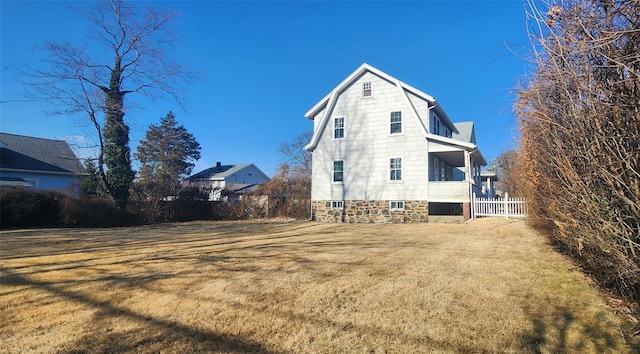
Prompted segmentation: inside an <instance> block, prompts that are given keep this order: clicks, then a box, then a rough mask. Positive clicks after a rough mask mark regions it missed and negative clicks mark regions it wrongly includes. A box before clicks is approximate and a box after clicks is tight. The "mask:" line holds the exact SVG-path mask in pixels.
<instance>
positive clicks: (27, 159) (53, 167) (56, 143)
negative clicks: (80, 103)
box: [0, 133, 84, 174]
mask: <svg viewBox="0 0 640 354" xmlns="http://www.w3.org/2000/svg"><path fill="white" fill-rule="evenodd" d="M0 154H1V157H0V168H2V169H3V170H12V171H34V172H41V173H55V174H77V173H81V174H82V173H84V168H83V167H82V164H81V163H80V161H79V160H78V158H77V157H76V155H75V154H74V153H73V151H72V150H71V148H70V147H69V144H67V142H65V141H63V140H51V139H42V138H35V137H31V136H24V135H16V134H8V133H0Z"/></svg>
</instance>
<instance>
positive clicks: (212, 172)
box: [188, 163, 251, 181]
mask: <svg viewBox="0 0 640 354" xmlns="http://www.w3.org/2000/svg"><path fill="white" fill-rule="evenodd" d="M250 165H251V164H248V163H243V164H237V165H220V166H214V167H210V168H207V169H206V170H204V171H201V172H198V173H196V174H195V175H193V176H191V177H189V178H188V179H189V180H191V181H192V180H198V179H207V180H224V178H225V177H227V176H229V175H232V174H234V173H235V172H238V171H240V170H241V169H243V168H245V167H247V166H250Z"/></svg>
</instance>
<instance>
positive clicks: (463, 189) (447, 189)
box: [429, 181, 472, 203]
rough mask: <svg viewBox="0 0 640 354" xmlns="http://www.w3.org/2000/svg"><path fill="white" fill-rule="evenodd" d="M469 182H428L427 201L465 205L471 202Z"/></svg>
mask: <svg viewBox="0 0 640 354" xmlns="http://www.w3.org/2000/svg"><path fill="white" fill-rule="evenodd" d="M470 185H472V184H471V183H470V182H467V181H429V200H430V201H434V202H449V203H465V202H470V201H471V195H470V193H471V191H470Z"/></svg>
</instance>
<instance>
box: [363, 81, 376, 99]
mask: <svg viewBox="0 0 640 354" xmlns="http://www.w3.org/2000/svg"><path fill="white" fill-rule="evenodd" d="M367 82H368V83H369V91H371V94H370V95H369V96H365V95H364V84H366V83H367ZM361 87H362V98H365V99H366V98H372V97H373V82H372V81H363V82H362V86H361Z"/></svg>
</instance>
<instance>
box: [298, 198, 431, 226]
mask: <svg viewBox="0 0 640 354" xmlns="http://www.w3.org/2000/svg"><path fill="white" fill-rule="evenodd" d="M311 211H312V213H313V216H312V218H313V220H316V221H321V222H346V223H365V224H398V223H418V222H427V221H428V220H429V203H428V202H427V201H404V210H390V209H389V201H387V200H376V201H372V200H345V201H344V209H342V210H341V209H331V201H329V200H321V201H313V202H312V203H311Z"/></svg>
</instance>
